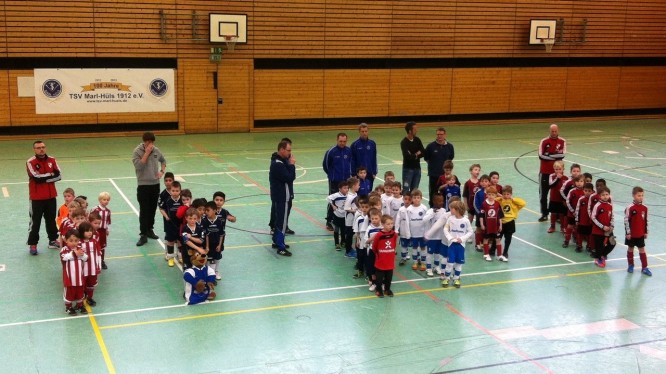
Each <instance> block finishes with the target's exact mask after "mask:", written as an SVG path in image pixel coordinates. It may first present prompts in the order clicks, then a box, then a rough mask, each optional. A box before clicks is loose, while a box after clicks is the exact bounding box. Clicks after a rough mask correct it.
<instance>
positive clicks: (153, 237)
mask: <svg viewBox="0 0 666 374" xmlns="http://www.w3.org/2000/svg"><path fill="white" fill-rule="evenodd" d="M146 236H147V237H149V238H150V239H154V240H157V239H159V238H160V237H159V236H157V234H155V231H153V230H150V231H148V233H147V234H146Z"/></svg>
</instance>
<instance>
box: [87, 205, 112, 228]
mask: <svg viewBox="0 0 666 374" xmlns="http://www.w3.org/2000/svg"><path fill="white" fill-rule="evenodd" d="M92 211H93V212H97V213H99V215H100V217H102V222H101V223H100V225H99V228H100V229H107V230H108V229H109V226H111V209H109V208H105V207H103V206H101V205H98V206H96V207H94V208H93V210H92Z"/></svg>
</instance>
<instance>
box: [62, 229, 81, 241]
mask: <svg viewBox="0 0 666 374" xmlns="http://www.w3.org/2000/svg"><path fill="white" fill-rule="evenodd" d="M72 236H76V237H77V238H79V239H81V234H80V233H79V230H77V229H69V230H67V232H66V233H65V240H67V239H69V238H71V237H72Z"/></svg>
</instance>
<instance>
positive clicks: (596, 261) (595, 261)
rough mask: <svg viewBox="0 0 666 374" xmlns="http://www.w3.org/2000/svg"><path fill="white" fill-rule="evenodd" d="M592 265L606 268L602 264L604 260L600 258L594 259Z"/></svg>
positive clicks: (604, 264)
mask: <svg viewBox="0 0 666 374" xmlns="http://www.w3.org/2000/svg"><path fill="white" fill-rule="evenodd" d="M594 264H595V265H597V266H598V267H600V268H605V267H606V263H605V262H604V260H602V259H600V258H597V259H595V260H594Z"/></svg>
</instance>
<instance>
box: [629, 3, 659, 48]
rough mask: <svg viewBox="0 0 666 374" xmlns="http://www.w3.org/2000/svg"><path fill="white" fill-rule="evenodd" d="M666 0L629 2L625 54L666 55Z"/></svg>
mask: <svg viewBox="0 0 666 374" xmlns="http://www.w3.org/2000/svg"><path fill="white" fill-rule="evenodd" d="M664 25H666V1H663V0H633V1H628V2H627V13H626V25H625V33H626V34H625V36H624V45H623V46H622V49H623V53H624V55H625V56H661V57H663V56H666V33H665V32H664Z"/></svg>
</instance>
